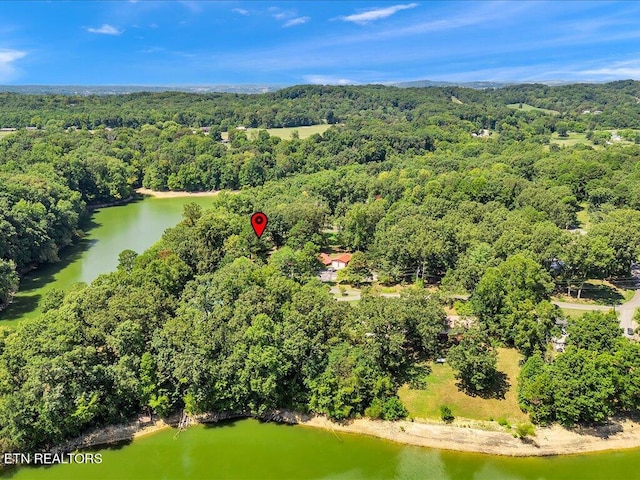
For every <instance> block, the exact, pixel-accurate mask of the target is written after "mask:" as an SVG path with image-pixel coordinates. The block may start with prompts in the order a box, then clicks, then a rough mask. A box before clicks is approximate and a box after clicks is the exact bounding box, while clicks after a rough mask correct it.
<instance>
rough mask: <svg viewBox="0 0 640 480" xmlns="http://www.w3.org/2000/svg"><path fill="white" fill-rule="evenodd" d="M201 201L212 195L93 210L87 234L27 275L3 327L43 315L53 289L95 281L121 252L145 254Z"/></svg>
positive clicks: (1, 320)
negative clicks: (42, 308) (40, 306)
mask: <svg viewBox="0 0 640 480" xmlns="http://www.w3.org/2000/svg"><path fill="white" fill-rule="evenodd" d="M189 202H195V203H197V204H199V205H201V206H202V207H206V206H208V205H210V204H211V202H212V199H211V198H210V197H177V198H152V197H146V198H144V199H143V200H138V201H135V202H132V203H128V204H126V205H120V206H116V207H108V208H102V209H99V210H96V211H95V212H93V215H92V216H91V219H90V221H89V222H88V224H87V225H83V229H84V230H85V232H86V235H85V237H83V239H82V240H81V241H80V242H78V243H77V244H76V245H73V246H70V247H67V248H65V249H63V250H62V252H60V262H57V263H54V264H49V265H44V266H41V267H40V268H38V269H37V270H34V271H32V272H30V273H28V274H27V275H25V276H24V277H23V278H22V279H21V281H20V291H19V292H18V294H17V295H16V296H15V298H14V300H13V303H12V304H11V305H9V307H7V308H6V309H5V310H3V311H2V312H0V325H11V324H15V323H17V322H18V321H20V320H22V319H25V318H31V317H34V316H36V315H37V314H38V313H39V310H38V303H39V301H40V300H41V299H42V296H43V295H44V294H45V293H46V292H47V291H48V290H50V289H52V288H63V289H64V288H68V287H69V286H71V285H73V284H74V283H77V282H87V283H89V282H91V281H92V280H94V279H95V278H96V277H97V276H98V275H100V274H102V273H107V272H111V271H113V270H115V269H116V267H117V266H118V254H119V253H120V252H121V251H122V250H125V249H127V248H129V249H131V250H135V251H136V252H138V253H142V252H144V251H145V250H146V249H147V248H149V247H150V246H151V245H153V244H154V243H155V242H156V241H158V240H159V239H160V237H161V236H162V232H164V231H165V230H166V229H167V228H169V227H172V226H174V225H175V224H176V223H178V222H179V221H180V219H181V218H182V207H183V206H184V205H185V204H187V203H189Z"/></svg>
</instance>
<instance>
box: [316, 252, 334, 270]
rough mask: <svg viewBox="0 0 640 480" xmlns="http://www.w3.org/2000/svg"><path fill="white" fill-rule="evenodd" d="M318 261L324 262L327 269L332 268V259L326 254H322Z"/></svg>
mask: <svg viewBox="0 0 640 480" xmlns="http://www.w3.org/2000/svg"><path fill="white" fill-rule="evenodd" d="M318 259H319V260H320V261H321V262H322V264H323V265H324V266H325V267H330V266H331V257H330V256H329V255H327V254H326V253H321V254H320V256H319V257H318Z"/></svg>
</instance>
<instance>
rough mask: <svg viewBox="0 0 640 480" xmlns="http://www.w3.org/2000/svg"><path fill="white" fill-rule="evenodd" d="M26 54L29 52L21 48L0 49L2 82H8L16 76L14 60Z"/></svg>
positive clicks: (0, 76) (0, 79) (0, 75)
mask: <svg viewBox="0 0 640 480" xmlns="http://www.w3.org/2000/svg"><path fill="white" fill-rule="evenodd" d="M26 55H27V52H23V51H20V50H0V82H7V81H10V80H12V79H14V78H15V76H16V73H17V71H16V68H15V66H14V65H13V62H15V61H16V60H20V59H21V58H23V57H25V56H26Z"/></svg>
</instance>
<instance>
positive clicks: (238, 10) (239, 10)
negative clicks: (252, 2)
mask: <svg viewBox="0 0 640 480" xmlns="http://www.w3.org/2000/svg"><path fill="white" fill-rule="evenodd" d="M231 11H232V12H234V13H237V14H239V15H244V16H245V17H246V16H247V15H249V10H246V9H244V8H234V9H233V10H231Z"/></svg>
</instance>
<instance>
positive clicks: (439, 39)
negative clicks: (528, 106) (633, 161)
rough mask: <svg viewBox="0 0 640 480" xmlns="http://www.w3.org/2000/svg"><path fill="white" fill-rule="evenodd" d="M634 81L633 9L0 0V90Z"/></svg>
mask: <svg viewBox="0 0 640 480" xmlns="http://www.w3.org/2000/svg"><path fill="white" fill-rule="evenodd" d="M626 78H634V79H640V2H631V1H622V2H579V1H548V2H537V1H517V2H516V1H490V2H480V1H477V2H476V1H470V0H467V1H461V2H439V1H416V2H411V1H399V2H397V1H396V2H376V1H365V0H360V1H357V2H348V1H326V2H314V1H304V2H303V1H299V2H277V1H276V2H271V1H269V2H262V1H244V2H242V1H240V2H223V1H218V2H202V1H169V0H165V1H161V2H153V1H145V0H140V1H126V0H122V1H95V2H82V1H71V2H63V1H49V2H36V1H24V2H11V1H3V2H2V4H1V5H0V83H3V84H67V85H68V84H75V85H79V84H80V85H101V84H102V85H105V84H109V85H198V84H201V85H214V84H237V83H257V84H264V83H278V84H297V83H335V84H343V83H374V82H375V83H381V82H393V81H410V80H419V79H431V80H450V81H478V80H484V81H549V80H570V81H573V80H584V81H607V80H615V79H626Z"/></svg>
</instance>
